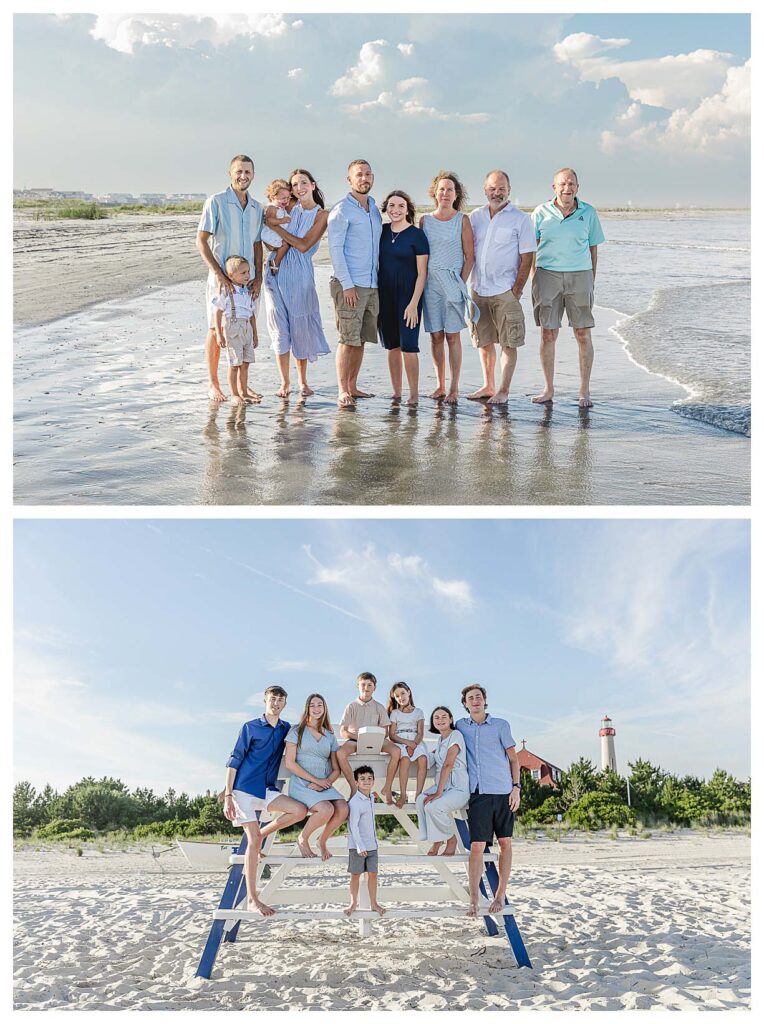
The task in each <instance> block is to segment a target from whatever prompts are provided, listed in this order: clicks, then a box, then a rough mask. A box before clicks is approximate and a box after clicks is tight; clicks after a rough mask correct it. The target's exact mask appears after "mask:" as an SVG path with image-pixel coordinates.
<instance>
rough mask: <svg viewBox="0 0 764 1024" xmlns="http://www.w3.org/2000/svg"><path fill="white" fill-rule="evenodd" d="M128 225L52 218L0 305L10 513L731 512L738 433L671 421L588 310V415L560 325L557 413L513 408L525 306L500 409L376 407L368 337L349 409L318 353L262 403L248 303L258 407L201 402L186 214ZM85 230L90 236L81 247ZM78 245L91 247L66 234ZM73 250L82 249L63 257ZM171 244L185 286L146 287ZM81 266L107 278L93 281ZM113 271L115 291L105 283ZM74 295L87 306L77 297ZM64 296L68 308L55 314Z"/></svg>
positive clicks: (472, 375)
mask: <svg viewBox="0 0 764 1024" xmlns="http://www.w3.org/2000/svg"><path fill="white" fill-rule="evenodd" d="M133 220H135V221H136V223H135V224H132V225H130V224H122V225H120V224H119V223H118V220H117V218H115V219H114V221H113V223H112V222H109V221H106V222H92V224H91V222H73V223H76V224H77V227H76V228H71V224H67V225H65V226H64V227H63V228H61V227H60V222H52V223H53V227H52V228H50V230H51V231H53V230H56V231H58V230H60V231H61V237H60V238H59V240H58V242H57V243H55V244H54V245H52V251H53V252H56V251H58V252H59V258H60V264H61V266H57V267H55V269H51V274H54V275H59V276H58V277H56V276H53V277H50V278H49V280H50V281H51V287H50V288H49V289H46V296H49V297H46V298H44V299H42V300H41V301H42V303H43V305H40V302H38V303H37V305H36V306H33V304H32V302H31V297H30V296H29V295H26V294H25V293H24V291H23V290H22V291H21V292H20V293H19V294H17V296H16V300H17V306H16V309H17V317H18V319H19V321H20V322H22V323H26V324H27V326H17V328H16V330H15V337H14V416H15V446H14V447H15V458H14V465H15V500H16V502H17V503H20V504H25V505H34V504H92V503H99V504H111V503H115V504H136V505H162V504H168V505H169V504H182V505H197V504H205V505H293V504H294V505H309V504H312V505H323V504H326V505H332V504H339V505H356V504H362V505H380V506H382V505H415V504H416V505H465V506H470V505H489V504H490V505H535V504H550V505H568V504H570V505H584V504H585V505H610V504H629V505H632V504H633V505H642V504H650V505H655V504H657V505H662V504H666V505H674V504H688V505H693V504H708V505H727V504H730V505H739V504H746V503H748V501H749V473H750V464H749V459H750V442H749V441H748V439H746V438H744V437H741V436H739V435H735V434H732V433H729V432H726V431H723V430H719V429H717V428H715V427H712V426H709V425H707V424H704V423H699V422H695V421H691V420H687V419H684V418H683V417H680V416H677V415H676V414H675V413H674V412H672V411H671V405H672V403H673V402H676V401H678V400H681V399H683V398H684V397H685V395H684V392H683V391H682V389H681V388H679V387H678V386H676V385H674V384H672V383H670V382H668V381H665V380H663V379H661V378H659V377H657V376H655V375H652V374H649V373H647V372H646V371H644V370H643V369H641V368H640V367H638V366H636V365H634V364H633V363H632V362H631V361H630V360H629V358H628V357H627V355H626V353H625V352H624V348H623V345H622V344H621V342H620V340H619V338H618V337H617V335H616V334H614V333H613V332H612V328H613V327H614V325H615V324H616V322H617V319H618V316H617V314H615V313H613V312H612V311H609V310H604V309H598V310H597V314H596V315H597V327H596V328H595V331H594V340H595V349H596V359H595V367H594V377H593V380H594V385H593V397H594V400H595V403H596V404H595V407H594V409H593V410H592V411H591V412H582V411H579V409H578V407H577V404H576V394H577V379H578V366H577V353H576V350H575V342H574V341H573V338H572V335H571V333H570V331H569V330H567V329H564V330H563V331H562V332H561V337H560V340H559V342H558V368H557V380H556V383H557V397H556V400H555V404H554V405H553V406H551V407H539V406H534V405H532V404H531V402H530V396H531V395H533V394H535V393H537V391H538V390H539V389H540V386H541V382H542V379H541V372H540V367H539V362H538V344H537V337H536V335H537V332H536V329H535V328H534V327H533V326H532V315H531V310H530V307H529V305H528V297H527V296H526V300H525V302H526V306H525V309H526V320H527V323H528V325H529V326H528V335H527V344H526V345H525V347H524V348H523V349H521V350H520V353H519V359H518V369H517V372H516V375H515V380H514V382H513V393H512V395H511V397H510V403H509V406H508V407H504V408H501V407H494V408H491V407H487V406H485V405H483V404H480V403H474V402H470V401H468V400H467V399H466V398H463V399H462V400H461V401H460V403H459V405H458V407H456V408H453V407H446V406H443V405H441V404H438V403H435V402H433V401H431V400H430V399H428V398H426V397H425V398H422V400H421V402H420V405H419V407H418V408H417V409H415V410H412V409H409V408H407V407H406V406H405V405H394V404H393V403H392V402H391V401H390V395H391V389H390V384H389V379H388V375H387V365H386V359H385V354H384V352H382V351H381V350H380V349H379V347H378V346H376V345H375V346H373V347H370V351H368V352H367V354H366V357H365V360H364V366H363V370H362V374H361V385H362V386H365V387H367V388H368V389H369V390H371V391H373V392H375V397H374V398H372V399H368V400H365V401H362V402H359V403H358V407H357V409H356V410H354V411H339V410H338V409H337V406H336V383H335V373H334V356H333V354H332V355H330V356H326V357H324V358H322V359H321V360H319V362H318V363H316V364H314V365H313V366H312V367H311V370H310V381H311V384H312V385H313V387H314V388H315V389H316V394H315V395H314V396H313V397H311V398H309V399H308V400H307V401H304V402H303V401H300V400H298V398H297V396H296V395H294V394H293V395H292V396H291V397H290V399H288V400H281V399H278V398H277V397H276V396H275V394H274V392H275V391H276V389H277V387H278V375H277V372H276V368H275V364H274V362H273V356H272V353H271V352H270V350H269V348H268V338H267V331H266V328H265V323H264V314H263V311H262V310H261V315H260V319H259V324H260V338H261V344H260V348H259V350H258V362H257V363H256V364H255V366H254V367H253V369H252V370H251V373H250V377H251V380H252V383H253V384H254V386H255V387H256V388H257V389H258V390H260V391H262V392H264V394H265V399H264V400H263V402H262V404H260V405H258V406H248V407H246V408H243V409H242V408H238V409H237V408H235V407H233V406H232V405H231V404H230V403H228V404H225V405H223V406H217V405H214V404H211V403H209V402H208V400H207V398H206V383H205V372H204V362H203V339H204V333H205V330H204V325H205V313H204V300H203V273H202V272H200V266H199V257H198V254H197V253H196V252H195V250H193V245H192V242H191V244H189V231H191V233H193V223H192V222H193V220H194V218H193V217H191V218H188V217H179V216H175V217H172V218H167V220H168V221H170V222H171V223H169V224H166V225H164V226H162V225H160V224H158V223H157V222H156V219H154V218H150V217H145V216H144V217H139V216H136V217H134V218H133ZM83 224H84V225H85V226H86V230H85V233H82V232H81V227H82V225H83ZM104 225H105V227H104ZM91 226H92V227H93V234H92V236H87V230H88V229H89V228H90V227H91ZM17 230H18V225H17ZM48 230H49V229H48V225H47V224H45V225H43V230H42V232H40V233H37V234H35V232H31V234H30V236H29V237H28V238H27V241H26V243H25V244H21V241H20V242H19V246H18V252H17V263H19V265H23V264H24V261H28V260H29V259H30V258H32V252H33V250H32V246H33V245H38V244H39V245H41V246H42V247H43V248H44V247H45V245H44V242H43V241H42V239H43V236H44V234H45V232H46V231H48ZM104 231H105V232H106V234H104ZM109 232H116V233H115V234H114V235H113V236H109ZM99 233H100V234H99ZM51 237H52V236H51ZM87 237H90V239H91V240H90V242H88V243H84V242H83V239H86V238H87ZM108 237H111V242H110V244H109V246H107V247H106V250H105V253H106V254H105V255H104V251H102V250H104V244H103V243H104V239H106V238H108ZM99 239H100V241H99ZM173 240H174V241H173ZM126 241H127V244H126ZM96 243H97V245H96ZM77 245H79V246H80V249H81V250H82V251H85V252H86V253H87V254H88V255H87V256H85V255H75V254H73V253H72V252H71V251H69V250H67V248H66V247H69V248H71V247H72V246H77ZM173 245H174V247H175V250H176V253H177V260H176V264H175V271H173V272H177V273H178V274H188V275H192V276H193V279H192V280H187V281H185V282H182V283H175V284H169V285H166V286H164V287H152V288H151V290H150V291H146V290H145V289H146V287H147V282H148V281H151V282H152V284H156V282H157V280H159V278H158V277H157V275H156V274H155V273H154V272H153V270H152V268H153V267H157V266H160V265H161V266H163V267H164V266H165V265H166V264H167V261H168V260H167V258H168V256H169V254H170V252H171V250H172V247H173ZM56 246H58V250H57V249H56ZM62 246H64V248H63V249H62V248H61V247H62ZM168 246H169V248H168ZM99 247H100V248H99ZM154 250H156V251H154ZM78 251H79V250H78ZM67 252H68V254H67ZM99 252H100V255H96V254H97V253H99ZM152 252H153V255H152ZM109 253H110V254H111V255H109ZM319 255H320V257H321V260H320V261H319V262H318V265H317V268H316V278H317V285H318V292H319V297H320V301H321V307H322V316H323V321H324V327H325V330H326V334H327V338H328V340H329V343H330V345H331V347H332V349H333V350H334V349H335V348H336V343H337V334H336V330H335V326H334V315H333V310H332V307H331V302H330V299H329V290H328V279H329V276H330V269H329V267H328V265H327V264H326V263H325V262H323V260H324V253H323V251H322V252H321V253H320V254H319ZM85 259H91V260H93V261H95V262H94V263H92V264H87V263H84V262H83V260H85ZM110 259H113V261H114V265H115V267H117V266H118V267H119V273H118V274H116V275H112V274H110V273H107V270H108V261H109V260H110ZM99 260H100V261H101V262H100V263H99ZM104 261H106V262H104ZM55 262H56V261H55V260H54V261H53V264H55ZM97 266H101V267H102V268H105V269H103V270H102V272H99V273H98V274H97V275H96V276H95V277H94V276H93V275H94V270H93V268H94V267H97ZM46 274H47V270H46ZM22 276H23V275H22ZM115 277H116V278H118V279H119V280H120V282H121V283H120V284H119V285H116V284H114V286H113V287H112V284H113V282H114V279H115ZM104 283H105V285H106V286H108V287H109V288H110V292H109V294H110V295H112V296H114V295H115V292H118V290H119V289H120V288H122V287H123V286H124V288H125V289H126V290H127V292H129V293H130V294H129V295H127V294H126V295H125V297H121V298H111V299H110V300H109V301H106V302H100V303H98V304H96V305H88V306H87V308H85V309H81V307H82V305H83V304H86V303H87V302H89V301H91V299H92V297H93V296H94V295H95V294H96V291H95V290H94V289H96V288H102V287H103V286H104ZM90 284H92V288H90V291H89V292H88V293H87V294H88V295H90V296H91V299H88V298H87V297H85V296H86V290H84V289H85V286H86V285H88V286H90ZM59 293H60V294H59ZM136 293H137V294H136ZM98 294H99V297H102V293H100V292H99V293H98ZM67 304H69V305H71V306H74V307H76V308H78V309H80V310H81V311H79V312H76V313H73V314H72V315H70V316H66V317H61V315H60V314H61V311H62V309H63V308H64V306H66V305H67ZM33 314H34V315H33ZM51 316H52V317H53V319H51ZM41 321H45V322H44V323H41ZM462 338H463V345H464V366H463V371H462V393H463V394H466V393H467V392H469V391H471V390H473V389H474V388H476V387H478V386H479V384H480V383H481V376H480V367H479V359H478V355H477V352H476V351H475V350H474V349H472V347H471V345H470V344H469V339H468V334H467V332H463V335H462ZM420 345H421V349H422V356H421V370H422V373H421V376H422V381H421V390H422V394H423V395H427V394H428V393H429V391H431V390H432V389H433V387H434V375H433V370H432V365H431V362H430V357H429V339H427V337H426V336H424V335H423V336H422V338H421V339H420Z"/></svg>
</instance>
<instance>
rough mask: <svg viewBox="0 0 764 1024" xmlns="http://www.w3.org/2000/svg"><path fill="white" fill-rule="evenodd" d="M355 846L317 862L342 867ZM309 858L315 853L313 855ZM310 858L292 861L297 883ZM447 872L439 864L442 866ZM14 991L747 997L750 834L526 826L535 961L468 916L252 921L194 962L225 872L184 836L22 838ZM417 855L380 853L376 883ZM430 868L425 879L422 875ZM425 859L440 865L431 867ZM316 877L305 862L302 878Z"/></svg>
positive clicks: (99, 998)
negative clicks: (194, 852)
mask: <svg viewBox="0 0 764 1024" xmlns="http://www.w3.org/2000/svg"><path fill="white" fill-rule="evenodd" d="M345 868H346V864H345V857H344V856H339V855H338V856H337V857H336V858H335V860H334V861H333V862H331V863H330V865H329V866H327V867H321V868H318V869H313V868H311V869H310V871H311V877H312V878H315V879H316V883H317V884H321V882H322V881H324V882H326V883H329V882H330V881H331V880H334V884H337V880H338V879H340V878H344V879H346V878H347V876H346V874H345ZM306 870H307V869H306ZM303 875H304V871H303V869H301V868H299V869H297V870H296V871H295V872H294V875H293V876H292V877H294V878H295V880H296V881H297V884H300V879H301V877H303ZM430 875H431V877H432V880H433V883H435V882H437V875H435V873H434V872H431V873H430ZM15 876H16V880H15V928H16V964H15V1006H16V1008H18V1009H35V1010H38V1009H62V1008H66V1009H89V1010H94V1009H103V1010H108V1009H144V1010H149V1009H150V1010H169V1009H176V1010H177V1009H196V1010H213V1009H284V1008H289V1009H322V1010H344V1009H353V1008H360V1009H367V1010H368V1009H375V1010H390V1009H396V1010H406V1009H420V1010H424V1009H431V1010H456V1009H461V1010H481V1009H486V1010H504V1009H604V1010H617V1009H746V1008H748V1007H749V1005H750V916H749V915H750V900H749V894H750V839H749V838H748V837H747V836H746V835H745V834H742V833H733V832H720V833H711V834H708V833H691V832H689V831H684V832H677V833H671V834H665V833H656V834H654V835H653V837H652V838H649V839H640V838H632V837H627V836H625V835H622V836H621V837H620V838H619V839H618V840H617V841H615V840H613V839H610V838H609V837H606V836H604V835H596V836H583V835H574V836H569V837H566V838H565V839H563V841H562V842H561V843H556V842H553V841H550V840H548V839H538V840H535V841H531V840H528V839H525V840H522V839H518V840H516V842H515V867H514V869H513V877H512V882H511V889H512V901H513V905H514V909H515V913H516V916H517V921H518V924H519V925H520V928H521V929H522V933H523V937H524V939H525V942H526V945H527V948H528V952H529V955H530V957H531V959H532V961H533V964H534V967H533V970H528V969H519V968H517V967H516V966H515V964H514V960H513V958H512V955H511V952H510V951H509V948H508V946H507V944H506V942H505V941H504V940H502V939H500V938H493V939H492V938H488V937H487V936H486V935H485V932H484V931H483V929H482V928H481V926H480V924H478V923H476V922H474V921H470V920H468V919H466V918H465V920H464V921H462V920H461V919H458V918H457V919H454V918H451V919H440V920H437V919H436V920H433V919H430V920H415V919H398V920H393V919H388V920H384V921H381V922H379V923H377V924H375V925H374V934H373V938H372V939H371V940H361V939H359V937H358V935H357V928H356V926H355V925H353V924H347V923H345V922H335V921H331V922H327V921H323V922H318V923H316V924H307V923H303V922H291V921H290V922H287V921H282V922H281V923H279V922H278V921H275V922H274V923H268V924H262V925H248V924H247V923H245V924H244V925H243V926H242V928H241V931H240V932H239V939H238V941H237V942H236V943H235V944H225V945H224V947H223V948H222V949H221V952H220V955H219V956H218V960H217V963H216V966H215V970H214V972H213V975H212V979H211V980H210V981H201V980H199V979H196V978H195V977H194V974H195V971H196V967H197V964H198V960H199V957H200V955H201V950H202V947H203V945H204V940H205V938H206V935H207V931H208V929H209V925H210V920H211V913H212V910H213V908H214V907H215V906H216V905H217V901H218V899H219V896H220V893H221V892H222V887H223V883H224V881H225V875H224V874H195V873H192V872H190V870H189V869H188V867H187V865H186V863H185V861H184V860H183V858H182V857H181V855H180V853H178V852H175V851H173V852H168V853H164V854H162V855H161V856H160V857H158V858H153V857H152V855H151V850H150V848H148V847H144V848H134V849H132V850H131V851H130V852H124V851H123V852H115V851H108V849H107V850H106V851H105V852H98V851H97V850H95V849H93V848H91V847H90V846H87V845H86V846H85V847H84V851H83V855H82V856H77V855H76V851H74V850H66V851H63V850H57V849H51V848H50V847H47V848H44V849H39V850H35V849H34V848H33V847H31V846H29V845H26V846H24V847H23V848H22V849H20V850H17V852H16V856H15ZM409 876H411V871H410V869H408V868H403V867H388V868H384V867H383V868H382V869H381V873H380V883H381V886H382V890H381V891H382V896H381V898H382V900H383V901H384V895H383V893H384V888H383V887H384V884H385V883H386V882H389V881H391V880H396V881H399V882H406V883H409V882H411V881H413V877H409ZM424 877H425V876H424V874H420V878H419V881H420V882H422V883H423V884H424ZM428 877H429V876H428ZM303 884H304V878H303Z"/></svg>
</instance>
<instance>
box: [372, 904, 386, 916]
mask: <svg viewBox="0 0 764 1024" xmlns="http://www.w3.org/2000/svg"><path fill="white" fill-rule="evenodd" d="M371 909H372V910H376V912H377V913H378V914H379V916H380V917H382V916H383V915H384V913H385V908H384V907H381V906H380V905H379V903H377V902H376V900H374V901H373V902H372V904H371Z"/></svg>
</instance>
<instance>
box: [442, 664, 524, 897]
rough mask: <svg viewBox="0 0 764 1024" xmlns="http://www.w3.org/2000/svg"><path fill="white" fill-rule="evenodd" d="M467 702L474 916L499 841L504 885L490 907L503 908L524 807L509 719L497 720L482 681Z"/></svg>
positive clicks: (463, 723)
mask: <svg viewBox="0 0 764 1024" xmlns="http://www.w3.org/2000/svg"><path fill="white" fill-rule="evenodd" d="M462 704H463V705H464V707H465V708H466V709H467V711H468V712H469V718H460V719H459V721H458V722H457V723H456V728H457V729H458V730H459V732H460V733H461V734H462V736H463V737H464V745H465V747H466V748H467V771H468V773H469V778H470V802H469V804H468V806H467V822H468V824H469V829H470V860H469V879H470V909H469V911H468V913H469V916H470V917H474V916H475V914H476V913H477V905H478V899H479V896H480V878H481V876H482V874H483V857H484V856H485V848H486V846H487V845H488V844H489V843H492V842H493V837H494V835H495V836H496V841H497V842H498V844H499V884H498V886H497V889H496V892H495V893H494V899H493V902H492V903H491V905H490V907H489V911H490V913H492V914H497V913H499V912H500V911H501V909H502V907H503V906H504V895H505V893H506V889H507V882H508V881H509V873H510V871H511V870H512V832H513V831H514V825H515V812H516V811H517V809H518V808H519V806H520V762H519V761H518V759H517V754H516V752H515V741H514V739H513V738H512V733H511V731H510V728H509V722H507V721H505V720H504V719H503V718H493V716H491V715H489V714H488V712H487V711H486V691H485V690H484V688H483V687H482V686H479V685H478V684H477V683H471V684H470V685H469V686H465V687H464V689H463V690H462Z"/></svg>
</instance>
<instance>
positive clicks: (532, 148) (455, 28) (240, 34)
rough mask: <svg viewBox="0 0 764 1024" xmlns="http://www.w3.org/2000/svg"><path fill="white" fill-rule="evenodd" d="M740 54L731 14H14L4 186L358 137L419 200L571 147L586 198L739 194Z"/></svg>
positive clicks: (685, 200) (548, 170)
mask: <svg viewBox="0 0 764 1024" xmlns="http://www.w3.org/2000/svg"><path fill="white" fill-rule="evenodd" d="M749 57H750V18H749V16H748V15H745V14H645V15H635V14H623V15H621V14H575V15H574V14H537V15H527V14H526V15H523V14H483V15H477V16H475V15H464V14H454V15H443V14H441V15H437V16H433V15H421V14H420V15H406V14H371V15H363V16H356V15H346V14H336V15H328V14H317V13H289V14H285V13H281V14H261V13H253V14H249V15H244V14H242V15H207V16H204V15H200V14H172V15H169V14H165V15H163V14H150V15H126V14H125V15H120V14H108V13H104V14H100V15H86V14H78V15H59V16H54V15H42V14H23V15H17V16H16V17H15V59H14V74H15V97H16V104H15V106H16V118H15V153H14V157H15V167H14V184H15V186H16V187H22V186H24V185H26V186H29V187H57V188H65V189H78V188H82V189H85V190H88V191H96V192H102V191H132V192H141V191H158V192H162V191H206V192H209V191H215V190H217V189H219V188H221V187H223V186H224V185H225V183H226V179H225V171H226V167H227V162H228V159H229V157H230V156H231V155H233V154H234V153H236V152H240V151H242V150H243V151H245V152H248V153H250V154H251V155H252V156H253V157H254V159H255V162H256V170H257V178H256V182H255V186H254V188H255V191H256V192H257V193H261V192H262V190H263V188H264V186H265V184H266V183H267V182H268V181H269V180H270V179H271V178H273V177H276V176H283V175H284V174H287V173H289V171H290V170H291V169H292V168H293V167H294V166H307V167H308V169H310V170H311V171H312V172H313V174H314V175H315V176H316V177H317V178H318V180H319V182H320V183H321V184H322V185H323V186H324V187H325V189H326V191H327V195H328V197H329V198H330V200H334V199H337V198H339V196H340V195H341V193H342V191H343V189H344V169H345V167H346V165H347V162H348V161H349V160H350V159H351V158H353V157H356V156H358V155H363V156H365V157H366V158H367V159H369V160H370V161H371V162H372V164H373V166H374V169H375V172H376V174H377V190H378V191H385V190H388V189H389V188H391V187H394V186H396V187H403V188H406V189H408V190H409V191H410V192H411V193H412V194H413V195H414V197H415V198H416V199H418V200H420V201H423V200H424V199H425V195H426V186H427V184H428V183H429V181H430V179H431V177H432V176H433V174H434V173H436V172H437V170H438V169H439V168H440V167H441V166H449V167H451V168H452V169H454V170H455V171H457V173H460V174H461V175H462V176H463V178H464V179H465V181H466V183H467V185H468V187H469V190H470V193H471V196H472V198H473V200H474V201H476V202H477V201H479V200H480V199H481V198H482V194H481V183H482V178H483V175H484V173H485V171H486V170H488V169H490V168H492V167H494V166H502V167H505V168H506V169H507V170H509V173H510V176H511V178H512V182H513V190H514V195H515V198H516V199H517V200H518V201H519V202H521V203H523V204H526V205H533V204H535V203H537V202H539V201H541V200H543V199H544V198H546V196H547V193H548V192H549V183H550V180H551V176H552V173H553V172H554V170H555V169H557V168H558V167H559V166H560V165H563V164H572V165H574V166H575V167H576V168H577V170H578V171H579V175H580V178H581V181H582V188H583V193H585V194H586V196H587V197H588V198H589V199H590V200H591V201H594V202H596V203H598V204H600V205H613V204H625V203H628V202H632V203H634V204H635V205H650V204H653V205H655V204H668V205H674V204H675V203H679V204H681V205H692V204H696V205H703V204H705V205H718V206H733V205H747V204H748V202H749V196H750V183H749V179H750V170H749V158H750V66H749V64H748V63H747V62H748V60H749ZM51 154H54V155H55V157H54V158H51Z"/></svg>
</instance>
